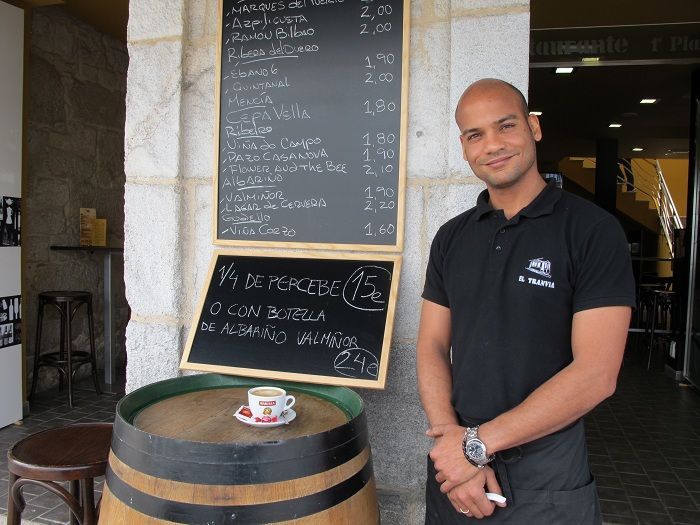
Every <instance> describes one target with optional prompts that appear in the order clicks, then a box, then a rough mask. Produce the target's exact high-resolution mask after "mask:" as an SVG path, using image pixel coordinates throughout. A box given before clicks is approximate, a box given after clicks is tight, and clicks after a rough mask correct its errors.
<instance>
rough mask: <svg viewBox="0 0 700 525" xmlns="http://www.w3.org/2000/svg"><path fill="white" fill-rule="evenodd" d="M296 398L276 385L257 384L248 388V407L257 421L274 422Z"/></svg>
mask: <svg viewBox="0 0 700 525" xmlns="http://www.w3.org/2000/svg"><path fill="white" fill-rule="evenodd" d="M295 401H296V399H295V398H294V396H288V395H287V392H285V391H284V390H283V389H281V388H278V387H276V386H256V387H253V388H251V389H250V390H248V408H250V412H251V414H252V415H253V416H252V417H253V419H255V420H256V421H257V420H258V419H259V420H260V421H261V422H263V423H273V422H276V421H277V419H278V418H279V417H280V415H282V412H284V411H285V410H287V409H288V408H291V407H292V406H293V405H294V403H295Z"/></svg>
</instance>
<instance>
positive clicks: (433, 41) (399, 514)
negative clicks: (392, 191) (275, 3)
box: [125, 0, 529, 525]
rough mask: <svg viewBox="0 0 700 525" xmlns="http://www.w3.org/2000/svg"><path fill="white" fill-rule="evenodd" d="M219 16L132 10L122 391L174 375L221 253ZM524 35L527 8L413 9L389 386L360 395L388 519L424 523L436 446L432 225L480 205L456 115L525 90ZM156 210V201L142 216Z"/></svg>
mask: <svg viewBox="0 0 700 525" xmlns="http://www.w3.org/2000/svg"><path fill="white" fill-rule="evenodd" d="M217 16H218V9H217V2H216V0H176V1H168V2H166V1H165V0H141V1H139V2H132V3H131V6H130V16H129V31H128V46H129V56H130V66H129V75H128V97H127V125H126V152H125V154H126V176H127V189H126V202H125V206H126V222H125V235H126V239H125V242H126V267H125V279H126V283H127V284H126V289H127V297H128V300H129V304H130V306H131V307H132V319H131V321H130V323H129V326H128V328H127V352H128V355H129V363H128V367H127V390H128V391H131V390H133V389H135V388H138V387H140V386H142V385H145V384H148V383H151V382H153V381H157V380H160V379H165V378H170V377H174V376H176V375H178V374H180V372H179V370H178V361H179V358H180V355H181V353H182V345H183V342H184V338H185V336H186V334H187V330H188V329H189V325H190V322H191V320H192V316H193V314H194V308H195V305H196V300H197V295H198V292H199V290H200V288H201V287H202V285H203V281H204V277H205V273H206V271H207V267H208V263H209V259H210V256H211V253H212V251H213V249H214V245H213V244H212V241H211V239H212V233H211V226H212V218H211V213H212V187H211V180H212V179H211V177H212V172H213V162H212V160H213V154H212V150H213V141H214V137H215V136H214V129H213V127H214V116H215V112H216V108H217V105H216V101H215V100H214V86H215V75H216V64H215V60H216V25H217ZM528 39H529V1H528V0H452V1H450V0H413V1H412V5H411V43H410V68H409V75H410V84H409V100H408V114H409V123H408V152H407V153H408V162H407V175H408V179H407V183H408V184H407V195H406V229H405V231H406V238H405V248H404V252H403V269H402V275H401V285H400V291H399V303H398V307H397V312H396V322H395V329H394V336H393V344H392V350H391V356H390V365H389V375H388V380H387V388H386V390H384V391H373V390H359V393H360V394H361V395H362V397H363V398H364V400H365V402H366V410H367V415H368V420H369V427H370V440H371V443H372V449H373V461H374V471H375V475H376V478H377V483H378V488H379V494H380V506H381V512H382V523H384V524H401V525H412V524H419V523H422V522H423V514H424V505H423V485H424V481H425V461H426V454H427V451H428V450H429V446H430V443H429V440H428V439H427V438H426V437H425V430H426V420H425V417H424V415H423V412H422V410H421V407H420V403H419V400H418V394H417V389H416V373H415V344H416V336H417V329H418V321H419V309H420V293H421V289H422V282H423V274H424V269H425V265H426V262H427V256H428V250H429V246H430V241H431V239H432V237H433V235H434V234H435V232H436V230H437V228H438V227H439V226H440V225H441V224H442V223H443V222H445V221H446V220H447V219H449V218H451V217H452V216H454V215H456V214H458V213H460V212H461V211H463V210H465V209H468V208H470V207H471V206H473V205H474V203H475V200H476V197H477V195H478V193H479V192H480V191H481V190H482V189H483V185H482V184H481V182H480V181H479V180H478V179H476V178H475V177H474V176H473V174H472V173H471V172H470V170H469V168H468V166H467V165H466V164H465V162H464V161H463V160H462V157H461V151H460V147H459V138H458V135H459V134H458V131H457V128H456V125H455V124H454V121H453V113H454V107H455V104H456V102H457V99H458V98H459V96H460V95H461V93H462V91H463V89H464V88H465V87H466V86H467V85H468V84H469V83H470V82H472V81H474V80H477V79H479V78H482V77H489V76H492V77H499V78H503V79H505V80H508V81H510V82H512V83H514V84H515V85H516V86H518V87H520V88H521V89H523V90H524V91H526V90H527V79H528ZM148 203H157V206H154V207H152V208H151V209H147V204H148ZM147 219H149V220H150V221H148V220H147ZM154 225H155V227H154Z"/></svg>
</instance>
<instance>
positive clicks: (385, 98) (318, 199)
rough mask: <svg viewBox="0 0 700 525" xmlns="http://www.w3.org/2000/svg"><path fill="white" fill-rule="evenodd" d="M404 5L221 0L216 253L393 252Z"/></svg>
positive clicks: (398, 210)
mask: <svg viewBox="0 0 700 525" xmlns="http://www.w3.org/2000/svg"><path fill="white" fill-rule="evenodd" d="M408 5H409V2H408V0H246V1H241V0H219V7H220V17H219V30H220V35H219V47H218V50H219V61H218V66H219V71H218V75H217V76H218V78H217V100H218V102H219V111H218V114H217V125H216V132H217V138H218V140H217V149H216V157H215V158H216V181H215V184H214V188H215V197H214V202H215V203H216V206H214V207H213V208H214V213H213V215H214V232H215V236H214V237H215V238H214V242H215V243H216V244H228V245H244V246H245V245H258V246H278V247H289V246H290V244H289V243H300V244H297V245H294V247H307V248H308V247H311V248H327V249H353V250H357V249H365V250H371V251H400V250H401V248H402V240H403V222H404V220H403V216H404V202H403V201H404V192H405V164H406V162H405V158H406V126H407V124H406V122H407V106H406V99H407V85H408V78H407V76H408V73H407V71H408V18H409V17H408Z"/></svg>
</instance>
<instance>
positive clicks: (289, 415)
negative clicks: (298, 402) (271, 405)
mask: <svg viewBox="0 0 700 525" xmlns="http://www.w3.org/2000/svg"><path fill="white" fill-rule="evenodd" d="M243 408H247V406H246V405H241V406H240V408H239V409H238V410H236V413H235V414H233V417H235V418H236V419H237V420H238V421H240V422H241V423H245V424H246V425H249V426H251V427H257V428H274V427H279V426H281V425H288V424H289V423H291V422H292V421H294V419H295V418H296V417H297V413H296V412H294V410H292V409H291V408H288V409H287V410H285V411H284V412H282V415H281V416H280V417H279V418H278V419H277V421H275V422H269V423H263V422H258V421H255V420H254V419H251V418H249V417H246V416H244V415H242V414H241V409H243Z"/></svg>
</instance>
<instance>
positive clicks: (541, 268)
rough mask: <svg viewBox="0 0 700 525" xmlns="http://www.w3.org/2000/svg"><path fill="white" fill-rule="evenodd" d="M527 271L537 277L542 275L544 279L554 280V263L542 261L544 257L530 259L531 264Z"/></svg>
mask: <svg viewBox="0 0 700 525" xmlns="http://www.w3.org/2000/svg"><path fill="white" fill-rule="evenodd" d="M525 269H526V270H528V271H530V272H532V273H536V274H537V275H541V276H542V277H546V278H547V279H551V278H552V273H551V270H552V263H551V262H549V261H547V260H545V259H542V257H539V258H537V259H530V264H529V265H528V267H527V268H525Z"/></svg>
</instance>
